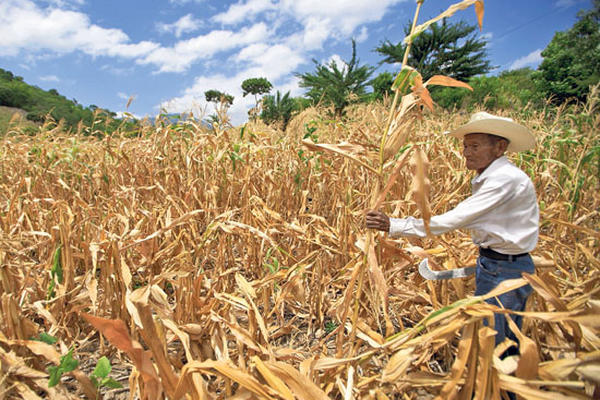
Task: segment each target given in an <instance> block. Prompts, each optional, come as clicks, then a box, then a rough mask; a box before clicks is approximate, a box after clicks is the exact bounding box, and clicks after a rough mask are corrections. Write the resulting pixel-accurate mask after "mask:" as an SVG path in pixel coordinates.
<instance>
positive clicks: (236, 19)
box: [212, 0, 275, 24]
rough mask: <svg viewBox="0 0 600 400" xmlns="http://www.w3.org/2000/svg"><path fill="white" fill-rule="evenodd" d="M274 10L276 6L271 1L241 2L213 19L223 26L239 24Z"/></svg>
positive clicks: (253, 0) (251, 0) (252, 0)
mask: <svg viewBox="0 0 600 400" xmlns="http://www.w3.org/2000/svg"><path fill="white" fill-rule="evenodd" d="M274 9H275V5H274V4H273V3H272V2H271V0H248V1H247V2H246V3H243V2H242V1H240V2H238V3H236V4H233V5H231V6H230V7H229V9H228V10H227V11H225V12H224V13H220V14H217V15H215V16H214V17H213V18H212V19H213V21H215V22H219V23H222V24H237V23H240V22H242V21H244V20H245V19H248V18H252V17H254V16H256V15H258V14H260V13H262V12H264V11H269V10H274Z"/></svg>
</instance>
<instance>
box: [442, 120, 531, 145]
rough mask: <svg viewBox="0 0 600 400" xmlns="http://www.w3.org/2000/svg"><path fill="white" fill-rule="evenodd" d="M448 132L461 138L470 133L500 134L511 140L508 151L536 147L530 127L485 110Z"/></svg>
mask: <svg viewBox="0 0 600 400" xmlns="http://www.w3.org/2000/svg"><path fill="white" fill-rule="evenodd" d="M446 133H447V134H448V135H450V136H454V137H456V138H459V139H462V138H463V137H465V135H468V134H470V133H489V134H491V135H496V136H500V137H503V138H505V139H508V141H509V143H508V148H507V149H506V151H514V152H519V151H525V150H530V149H533V148H534V147H535V137H534V136H533V134H532V133H531V132H530V131H529V129H527V128H525V127H524V126H523V125H519V124H517V123H516V122H515V121H513V120H512V119H511V118H504V117H498V116H496V115H492V114H488V113H486V112H485V111H481V112H478V113H475V114H473V115H472V116H471V120H470V121H469V122H468V123H467V124H465V125H463V126H461V127H460V128H457V129H455V130H453V131H451V132H446Z"/></svg>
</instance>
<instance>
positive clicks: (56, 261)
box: [50, 246, 63, 283]
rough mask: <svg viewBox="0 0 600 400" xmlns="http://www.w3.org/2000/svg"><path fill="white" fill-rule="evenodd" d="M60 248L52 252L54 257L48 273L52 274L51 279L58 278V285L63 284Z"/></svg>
mask: <svg viewBox="0 0 600 400" xmlns="http://www.w3.org/2000/svg"><path fill="white" fill-rule="evenodd" d="M61 247H62V246H58V247H57V248H56V250H55V251H54V257H53V260H52V269H51V270H50V273H51V274H52V277H56V278H58V283H63V270H62V265H61V263H60V249H61Z"/></svg>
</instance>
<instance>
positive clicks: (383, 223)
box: [367, 210, 390, 232]
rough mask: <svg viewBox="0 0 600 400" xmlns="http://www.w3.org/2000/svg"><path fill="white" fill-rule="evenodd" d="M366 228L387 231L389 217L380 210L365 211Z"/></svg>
mask: <svg viewBox="0 0 600 400" xmlns="http://www.w3.org/2000/svg"><path fill="white" fill-rule="evenodd" d="M367 228H369V229H377V230H379V231H384V232H389V231H390V218H389V217H388V216H387V215H385V214H384V213H382V212H380V211H374V210H370V211H369V212H367Z"/></svg>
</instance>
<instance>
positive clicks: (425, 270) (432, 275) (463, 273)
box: [419, 258, 476, 281]
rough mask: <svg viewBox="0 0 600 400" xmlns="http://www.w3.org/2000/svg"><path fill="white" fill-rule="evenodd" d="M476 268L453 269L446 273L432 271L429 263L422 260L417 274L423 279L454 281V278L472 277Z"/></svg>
mask: <svg viewBox="0 0 600 400" xmlns="http://www.w3.org/2000/svg"><path fill="white" fill-rule="evenodd" d="M475 269H476V267H464V268H455V269H449V270H446V271H433V270H432V269H431V268H429V263H428V262H427V259H426V258H425V259H423V261H421V262H420V263H419V274H421V276H422V277H423V278H425V279H429V280H433V281H438V280H441V279H454V278H466V277H467V276H469V275H473V274H474V273H475Z"/></svg>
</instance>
